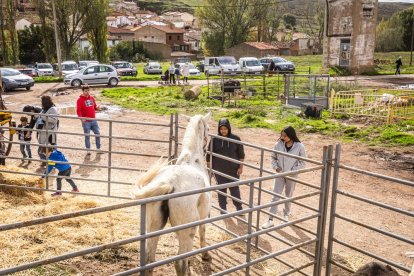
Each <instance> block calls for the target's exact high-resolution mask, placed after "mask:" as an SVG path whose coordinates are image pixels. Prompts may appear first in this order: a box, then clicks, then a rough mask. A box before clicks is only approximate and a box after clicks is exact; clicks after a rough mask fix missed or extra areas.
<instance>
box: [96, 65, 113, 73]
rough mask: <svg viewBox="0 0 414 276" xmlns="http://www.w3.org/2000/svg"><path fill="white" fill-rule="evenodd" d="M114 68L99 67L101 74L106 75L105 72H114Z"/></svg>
mask: <svg viewBox="0 0 414 276" xmlns="http://www.w3.org/2000/svg"><path fill="white" fill-rule="evenodd" d="M112 71H113V70H112V68H111V67H108V66H99V72H101V73H105V72H112Z"/></svg>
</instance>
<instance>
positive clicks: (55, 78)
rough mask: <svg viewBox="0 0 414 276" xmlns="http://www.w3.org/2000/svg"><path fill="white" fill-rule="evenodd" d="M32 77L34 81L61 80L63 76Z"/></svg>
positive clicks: (49, 81) (48, 81)
mask: <svg viewBox="0 0 414 276" xmlns="http://www.w3.org/2000/svg"><path fill="white" fill-rule="evenodd" d="M33 79H34V81H35V83H51V82H63V78H61V79H59V77H52V76H41V77H34V78H33Z"/></svg>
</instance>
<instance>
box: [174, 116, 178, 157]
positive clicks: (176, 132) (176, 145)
mask: <svg viewBox="0 0 414 276" xmlns="http://www.w3.org/2000/svg"><path fill="white" fill-rule="evenodd" d="M174 116H175V133H174V143H175V145H174V158H177V157H178V113H175V114H174Z"/></svg>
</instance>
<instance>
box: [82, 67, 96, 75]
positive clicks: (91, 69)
mask: <svg viewBox="0 0 414 276" xmlns="http://www.w3.org/2000/svg"><path fill="white" fill-rule="evenodd" d="M94 73H98V66H93V67H89V68H88V69H86V70H85V72H83V74H84V75H90V74H94Z"/></svg>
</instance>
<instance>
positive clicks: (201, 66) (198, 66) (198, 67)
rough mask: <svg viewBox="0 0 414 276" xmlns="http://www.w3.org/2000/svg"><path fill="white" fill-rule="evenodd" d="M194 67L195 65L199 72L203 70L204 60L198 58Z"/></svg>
mask: <svg viewBox="0 0 414 276" xmlns="http://www.w3.org/2000/svg"><path fill="white" fill-rule="evenodd" d="M196 67H197V69H198V70H199V71H200V72H204V60H200V61H199V62H198V63H197V65H196Z"/></svg>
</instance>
